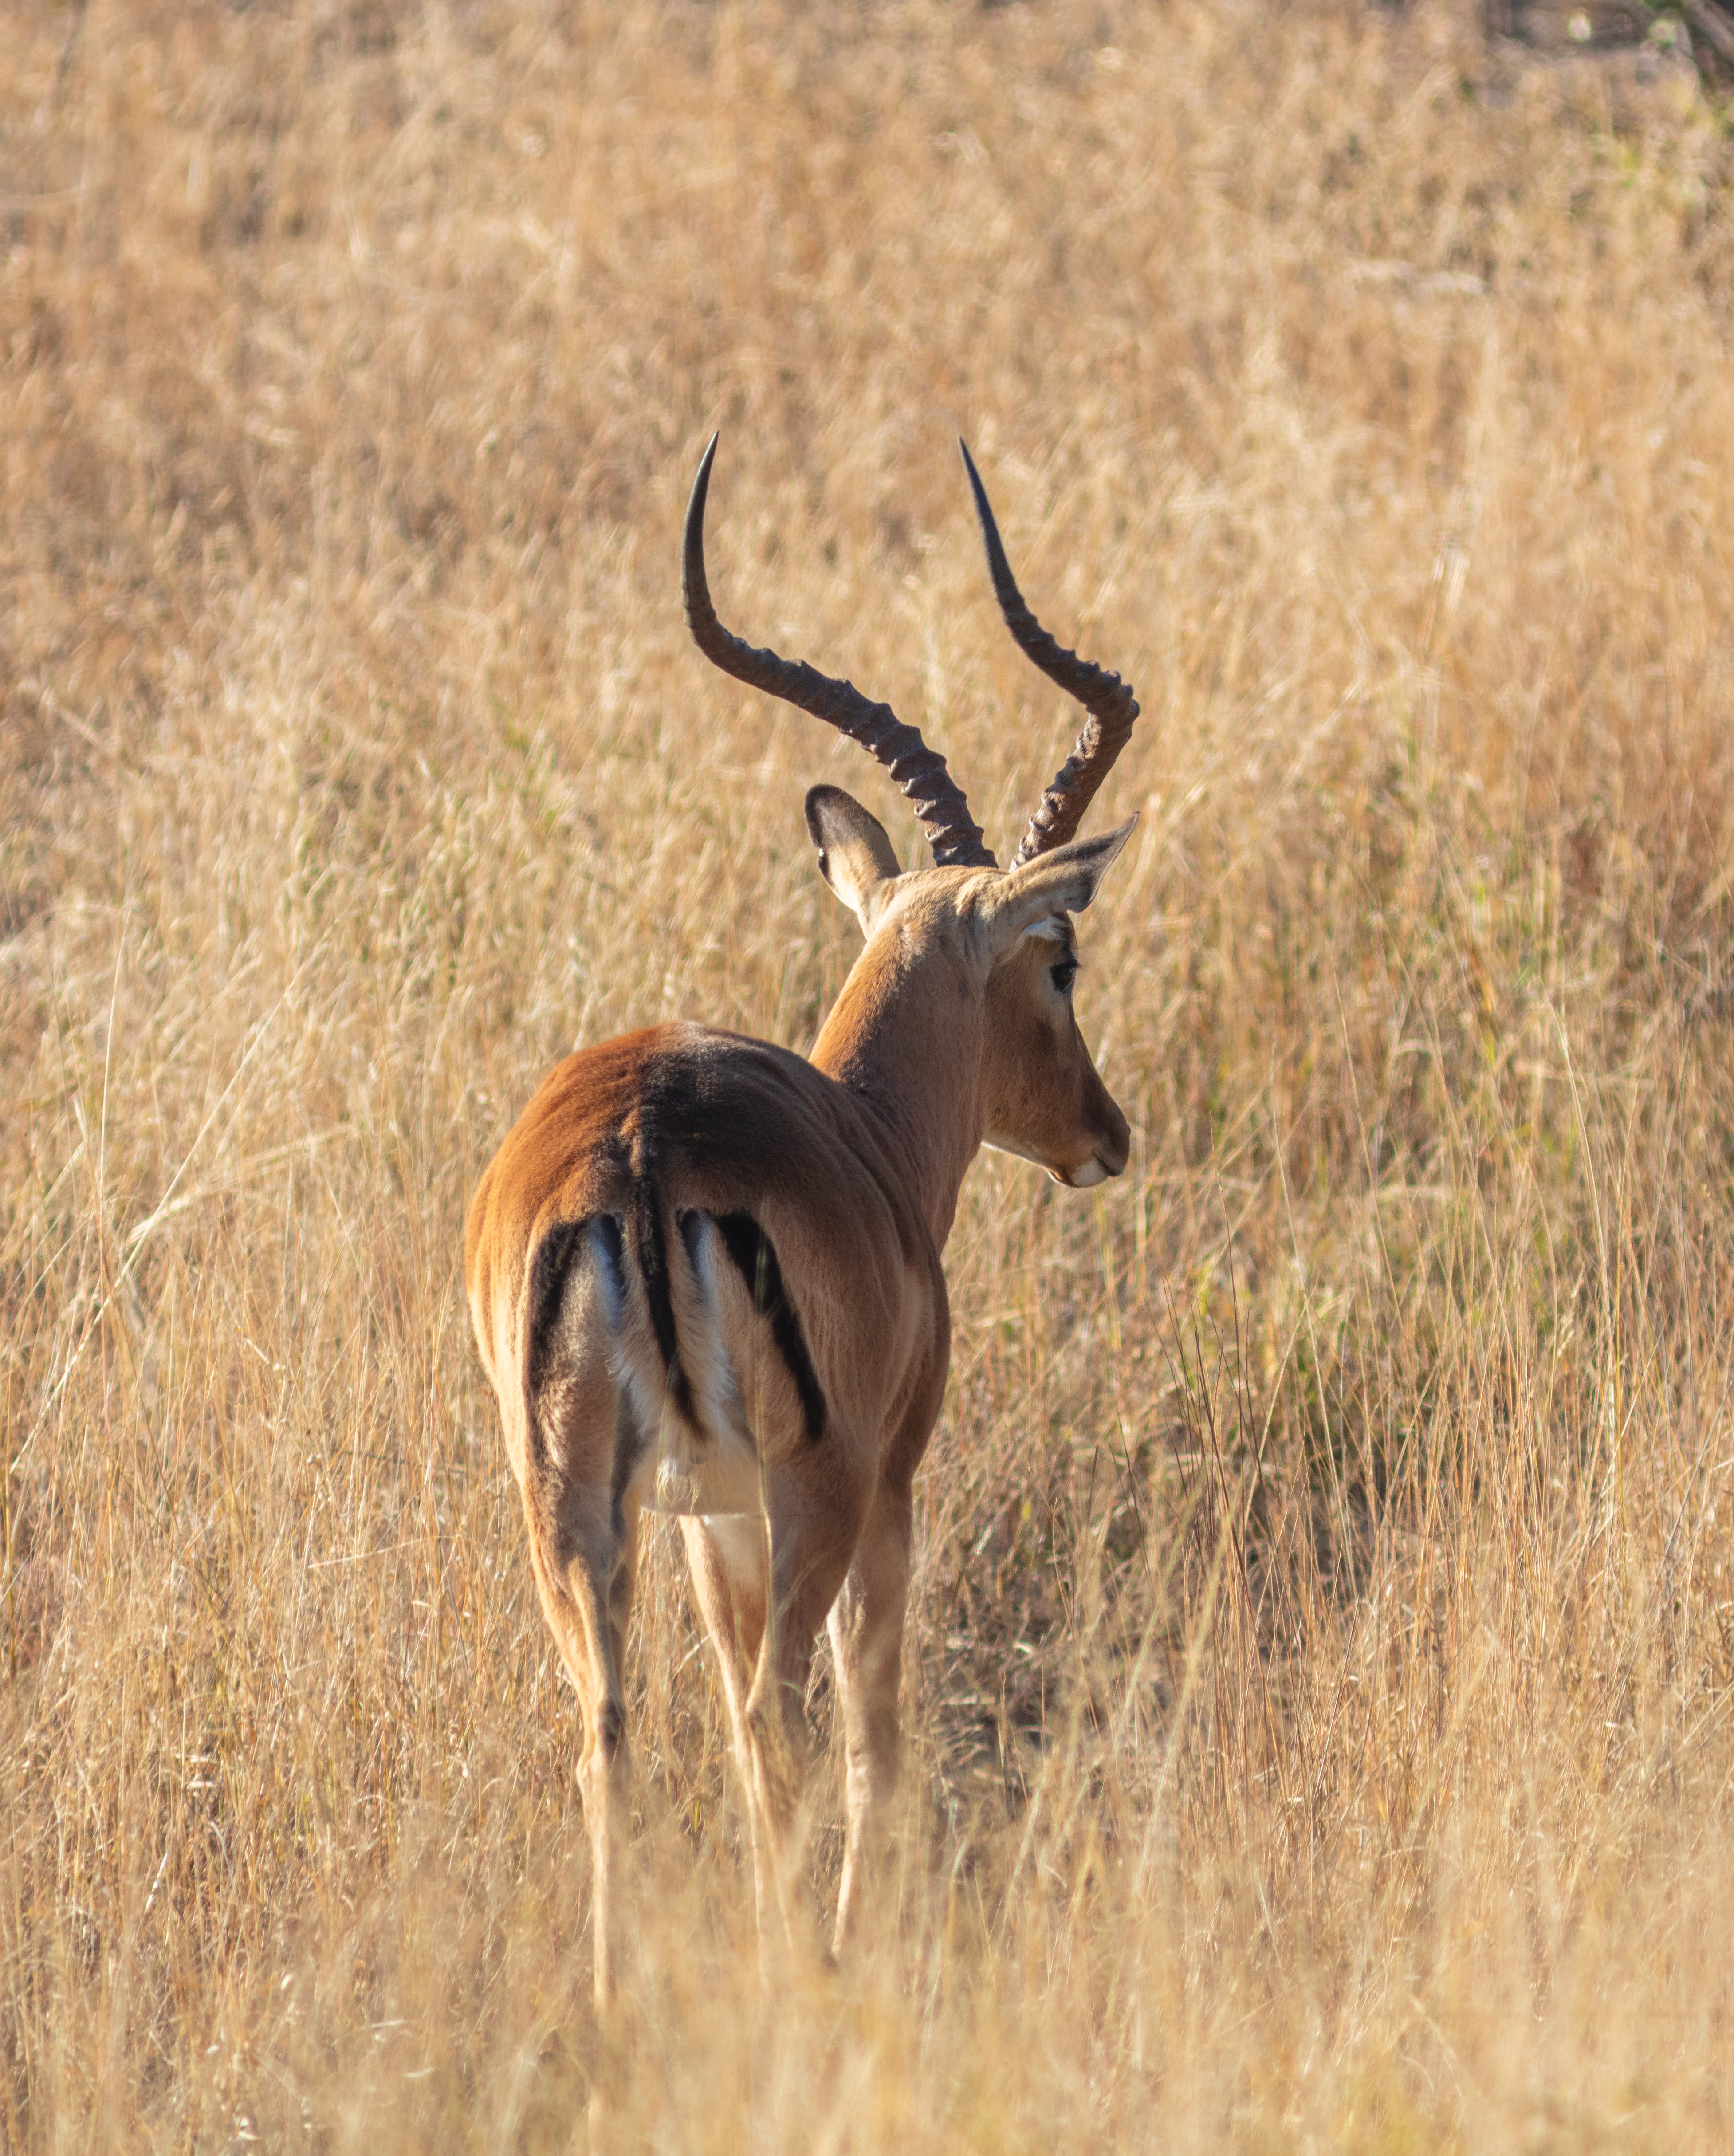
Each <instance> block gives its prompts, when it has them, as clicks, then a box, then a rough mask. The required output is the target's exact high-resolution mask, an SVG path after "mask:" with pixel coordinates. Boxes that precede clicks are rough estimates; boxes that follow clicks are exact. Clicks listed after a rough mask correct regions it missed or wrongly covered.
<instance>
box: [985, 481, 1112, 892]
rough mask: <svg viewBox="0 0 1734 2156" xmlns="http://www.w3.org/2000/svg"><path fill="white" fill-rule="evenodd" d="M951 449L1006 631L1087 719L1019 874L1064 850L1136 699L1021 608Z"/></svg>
mask: <svg viewBox="0 0 1734 2156" xmlns="http://www.w3.org/2000/svg"><path fill="white" fill-rule="evenodd" d="M957 446H958V448H959V449H962V452H963V468H964V470H966V471H967V473H968V474H969V485H970V491H971V492H972V494H973V495H975V506H976V515H977V516H978V517H980V519H981V521H982V540H983V542H985V544H986V546H987V549H988V573H989V575H991V576H992V577H993V594H994V597H995V598H997V599H998V601H999V610H1000V612H1001V613H1003V615H1004V616H1005V625H1006V627H1007V628H1008V629H1010V631H1011V632H1012V634H1013V637H1014V638H1015V639H1016V640H1017V644H1018V649H1020V650H1021V651H1022V652H1023V654H1024V655H1025V657H1026V658H1029V659H1032V660H1034V662H1035V664H1036V665H1038V666H1039V667H1040V668H1041V670H1042V671H1043V673H1044V674H1045V675H1047V677H1048V679H1049V680H1050V681H1057V682H1058V683H1059V686H1060V687H1061V688H1062V689H1064V690H1065V692H1066V694H1067V696H1075V697H1076V698H1077V700H1078V701H1079V702H1080V704H1081V705H1082V706H1084V708H1085V711H1088V712H1089V714H1090V716H1089V719H1088V720H1087V721H1086V722H1085V727H1084V731H1083V732H1082V733H1080V735H1079V737H1078V744H1077V747H1075V749H1074V750H1073V751H1072V752H1071V754H1070V756H1069V757H1067V758H1066V760H1065V762H1064V763H1063V764H1062V765H1061V766H1060V767H1059V771H1058V772H1056V773H1055V774H1054V783H1053V784H1052V785H1051V786H1049V788H1048V790H1047V791H1046V793H1044V794H1043V796H1042V798H1041V801H1040V803H1039V806H1038V807H1037V809H1036V812H1035V814H1034V815H1033V816H1032V817H1031V818H1030V819H1029V829H1027V830H1026V831H1025V832H1024V834H1023V841H1022V843H1021V844H1019V846H1018V851H1017V853H1016V855H1014V857H1013V861H1012V866H1013V868H1014V869H1020V868H1022V867H1023V864H1024V863H1025V862H1026V861H1031V860H1034V859H1035V857H1036V855H1038V854H1045V853H1048V852H1049V851H1050V850H1052V849H1053V848H1054V847H1055V846H1063V845H1064V844H1065V842H1066V840H1067V839H1070V837H1071V836H1072V835H1073V834H1074V833H1075V831H1076V829H1077V828H1078V825H1079V824H1080V823H1081V822H1082V820H1083V817H1084V812H1085V809H1086V808H1088V807H1089V806H1090V803H1091V802H1092V801H1093V800H1094V799H1095V792H1096V788H1098V787H1099V786H1100V784H1101V783H1102V781H1103V780H1104V779H1105V778H1106V777H1107V775H1108V773H1109V772H1110V771H1111V770H1112V769H1113V767H1114V759H1115V758H1116V757H1117V756H1118V755H1119V753H1120V752H1121V749H1123V748H1124V747H1126V743H1127V742H1129V741H1130V740H1131V732H1132V721H1133V720H1134V719H1136V717H1137V716H1138V700H1137V698H1136V696H1133V694H1132V692H1131V684H1130V683H1129V682H1126V681H1122V680H1121V678H1120V676H1119V675H1117V674H1111V673H1109V671H1108V670H1107V669H1106V667H1104V666H1092V665H1090V661H1089V660H1087V659H1080V658H1079V656H1078V654H1077V653H1076V652H1075V651H1068V650H1066V649H1065V648H1064V647H1063V646H1062V645H1060V644H1056V643H1055V642H1054V639H1053V638H1052V637H1051V636H1049V634H1048V632H1047V630H1046V629H1044V628H1043V627H1042V625H1041V624H1040V623H1039V621H1038V620H1037V619H1036V618H1035V616H1034V614H1033V613H1031V612H1030V611H1029V608H1028V607H1027V606H1026V605H1025V604H1024V603H1023V593H1022V592H1020V591H1019V590H1018V586H1017V581H1016V579H1015V578H1014V577H1013V575H1012V567H1011V564H1010V562H1008V561H1007V559H1006V557H1005V548H1004V547H1003V546H1002V545H1001V544H1000V538H999V526H998V525H997V524H996V523H995V522H994V521H993V511H992V510H991V509H990V508H989V507H988V490H987V489H986V488H985V487H984V486H983V485H982V479H981V474H980V473H979V472H978V471H977V470H976V468H975V460H974V459H973V458H972V456H971V455H970V454H969V445H968V444H967V442H962V441H960V442H959V443H958V444H957Z"/></svg>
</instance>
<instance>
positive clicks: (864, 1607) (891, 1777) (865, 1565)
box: [830, 1485, 912, 1955]
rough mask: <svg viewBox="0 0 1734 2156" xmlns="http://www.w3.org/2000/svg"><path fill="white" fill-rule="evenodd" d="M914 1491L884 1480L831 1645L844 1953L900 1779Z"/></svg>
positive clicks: (838, 1943) (836, 1946)
mask: <svg viewBox="0 0 1734 2156" xmlns="http://www.w3.org/2000/svg"><path fill="white" fill-rule="evenodd" d="M911 1530H912V1515H911V1498H910V1492H909V1491H908V1490H907V1489H906V1488H905V1489H903V1490H900V1491H891V1490H889V1489H887V1488H885V1486H883V1485H881V1486H880V1490H879V1491H878V1492H877V1493H876V1495H875V1498H874V1501H873V1504H872V1506H871V1507H870V1510H869V1512H868V1516H867V1520H866V1523H865V1525H864V1527H863V1528H862V1530H861V1539H860V1541H859V1543H857V1545H856V1547H855V1554H854V1563H852V1564H851V1565H850V1566H849V1577H848V1578H847V1579H845V1580H844V1584H843V1592H842V1593H841V1594H839V1596H838V1598H837V1599H836V1601H835V1602H834V1604H832V1607H831V1617H830V1631H831V1651H832V1654H833V1655H834V1659H835V1661H836V1665H837V1690H838V1696H839V1705H840V1707H841V1708H842V1712H843V1731H844V1799H845V1803H846V1805H847V1809H848V1818H849V1839H848V1841H847V1843H846V1845H845V1846H844V1857H843V1884H842V1886H841V1887H840V1889H839V1892H838V1896H837V1928H836V1931H835V1933H834V1937H833V1942H832V1950H833V1952H834V1953H837V1954H839V1955H840V1954H841V1953H843V1951H844V1948H846V1947H847V1946H848V1944H849V1940H850V1938H851V1937H852V1936H853V1935H854V1931H855V1929H856V1927H857V1925H858V1923H859V1919H860V1913H861V1905H862V1890H863V1888H864V1885H865V1882H866V1875H867V1872H868V1871H869V1869H870V1866H871V1864H872V1861H873V1859H874V1857H875V1854H876V1851H877V1846H878V1841H879V1836H880V1824H881V1820H882V1815H883V1813H884V1809H885V1804H886V1803H887V1802H888V1801H889V1799H890V1795H891V1793H892V1791H893V1789H895V1787H896V1784H897V1768H898V1763H899V1750H898V1746H899V1739H898V1717H897V1691H898V1686H899V1684H900V1680H901V1676H902V1666H903V1618H904V1611H905V1606H906V1604H907V1603H908V1600H909V1569H910V1546H911Z"/></svg>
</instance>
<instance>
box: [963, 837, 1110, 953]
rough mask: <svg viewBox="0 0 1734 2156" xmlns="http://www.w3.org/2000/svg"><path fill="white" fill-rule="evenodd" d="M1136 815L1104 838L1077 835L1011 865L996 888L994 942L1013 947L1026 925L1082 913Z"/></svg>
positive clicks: (1106, 871) (1028, 927) (999, 945)
mask: <svg viewBox="0 0 1734 2156" xmlns="http://www.w3.org/2000/svg"><path fill="white" fill-rule="evenodd" d="M1137 820H1138V819H1137V818H1136V816H1129V817H1127V819H1126V821H1125V823H1123V824H1121V826H1120V829H1118V830H1117V831H1107V832H1105V833H1104V834H1102V836H1101V837H1100V839H1073V840H1072V842H1071V843H1070V845H1065V846H1056V847H1055V848H1054V850H1053V852H1052V853H1051V854H1038V855H1036V857H1035V859H1034V860H1033V861H1027V862H1026V863H1025V864H1024V865H1023V867H1022V868H1021V869H1013V870H1012V872H1011V874H1010V875H1008V877H1007V878H1006V879H1005V880H1004V882H1003V884H1001V885H1000V886H999V888H998V891H996V892H995V893H994V903H993V940H994V942H995V944H996V946H997V947H998V948H999V949H1001V950H1007V949H1009V948H1010V947H1011V945H1012V944H1013V943H1014V942H1016V941H1017V940H1018V937H1020V936H1022V935H1023V934H1024V933H1025V932H1027V931H1028V930H1029V929H1031V928H1034V927H1036V926H1037V925H1038V924H1039V923H1040V922H1041V921H1051V920H1052V919H1053V917H1054V915H1055V914H1056V913H1081V912H1082V911H1084V909H1085V906H1088V905H1089V903H1090V901H1091V899H1093V898H1094V897H1095V894H1096V891H1097V890H1098V889H1099V888H1100V884H1101V880H1102V878H1103V877H1104V876H1105V875H1106V874H1107V873H1108V870H1110V869H1111V867H1112V866H1113V865H1114V861H1115V859H1116V856H1117V855H1118V854H1119V852H1120V850H1121V847H1122V846H1123V845H1124V844H1126V840H1127V839H1129V838H1131V834H1132V826H1133V824H1136V822H1137Z"/></svg>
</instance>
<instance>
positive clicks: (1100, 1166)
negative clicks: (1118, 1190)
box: [1048, 1152, 1120, 1190]
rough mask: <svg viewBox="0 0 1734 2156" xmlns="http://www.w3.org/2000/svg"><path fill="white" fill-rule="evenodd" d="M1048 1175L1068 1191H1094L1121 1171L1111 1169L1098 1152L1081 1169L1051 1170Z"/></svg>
mask: <svg viewBox="0 0 1734 2156" xmlns="http://www.w3.org/2000/svg"><path fill="white" fill-rule="evenodd" d="M1048 1173H1049V1175H1051V1176H1052V1177H1053V1178H1054V1181H1055V1182H1056V1183H1064V1184H1065V1187H1066V1188H1067V1189H1068V1190H1094V1189H1095V1186H1096V1184H1097V1183H1106V1181H1107V1180H1108V1178H1109V1177H1110V1176H1111V1175H1118V1174H1119V1173H1120V1170H1119V1169H1118V1168H1111V1167H1110V1166H1109V1165H1108V1163H1107V1162H1106V1161H1105V1160H1104V1159H1103V1158H1102V1157H1101V1155H1100V1153H1099V1152H1098V1153H1092V1154H1091V1155H1090V1158H1089V1159H1088V1160H1086V1161H1085V1163H1084V1165H1083V1166H1082V1167H1081V1168H1049V1170H1048Z"/></svg>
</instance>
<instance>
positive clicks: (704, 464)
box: [686, 427, 722, 537]
mask: <svg viewBox="0 0 1734 2156" xmlns="http://www.w3.org/2000/svg"><path fill="white" fill-rule="evenodd" d="M721 439H722V429H721V428H720V427H719V428H718V429H717V430H716V433H715V434H712V436H711V439H710V440H709V441H708V442H707V443H705V454H703V456H701V457H700V459H699V468H698V470H697V472H696V473H695V475H694V477H693V482H692V492H691V494H690V495H689V496H688V498H687V503H686V530H687V535H688V536H689V537H690V536H691V534H692V531H693V529H694V526H695V525H697V526H702V525H703V523H704V521H705V495H708V494H709V493H710V491H711V465H713V464H714V463H715V462H716V444H718V443H719V442H720V441H721Z"/></svg>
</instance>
